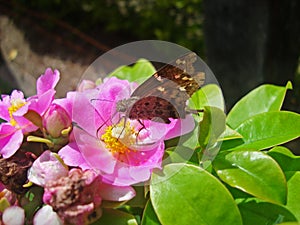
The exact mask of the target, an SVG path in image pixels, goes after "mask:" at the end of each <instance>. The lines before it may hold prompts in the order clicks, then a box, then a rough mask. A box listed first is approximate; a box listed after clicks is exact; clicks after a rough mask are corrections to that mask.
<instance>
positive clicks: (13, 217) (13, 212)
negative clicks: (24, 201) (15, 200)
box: [2, 206, 25, 225]
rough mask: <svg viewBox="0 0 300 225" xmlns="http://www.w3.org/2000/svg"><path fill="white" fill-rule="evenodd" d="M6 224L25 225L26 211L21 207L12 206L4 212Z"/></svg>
mask: <svg viewBox="0 0 300 225" xmlns="http://www.w3.org/2000/svg"><path fill="white" fill-rule="evenodd" d="M2 220H3V223H4V224H9V225H23V224H24V222H25V211H24V209H22V208H21V207H19V206H11V207H8V208H7V209H5V210H4V212H3V215H2Z"/></svg>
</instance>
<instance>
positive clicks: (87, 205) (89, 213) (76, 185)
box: [43, 169, 101, 224]
mask: <svg viewBox="0 0 300 225" xmlns="http://www.w3.org/2000/svg"><path fill="white" fill-rule="evenodd" d="M100 182H101V180H100V179H98V178H97V177H96V176H95V174H94V173H93V172H92V171H89V170H87V171H82V170H79V169H73V170H71V171H70V172H69V176H68V177H62V178H60V179H58V180H57V181H49V182H48V183H47V184H46V186H45V192H44V197H43V200H44V202H45V203H47V204H49V205H51V206H52V208H53V210H54V211H55V212H57V214H58V215H59V217H60V218H61V219H62V220H63V221H64V223H70V224H87V223H89V222H91V217H95V218H98V217H99V216H101V209H100V208H99V206H100V205H101V196H100V194H99V190H98V188H97V187H98V186H99V183H100ZM99 210H100V211H99ZM95 214H97V215H95ZM95 218H93V219H95Z"/></svg>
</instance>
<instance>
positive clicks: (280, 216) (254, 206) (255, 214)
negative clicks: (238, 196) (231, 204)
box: [238, 201, 297, 225]
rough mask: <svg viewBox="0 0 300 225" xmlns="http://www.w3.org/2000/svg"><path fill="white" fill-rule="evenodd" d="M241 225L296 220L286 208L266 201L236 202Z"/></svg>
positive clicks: (263, 224) (258, 224)
mask: <svg viewBox="0 0 300 225" xmlns="http://www.w3.org/2000/svg"><path fill="white" fill-rule="evenodd" d="M238 207H239V209H240V212H241V215H242V218H243V225H254V224H255V225H265V224H278V223H282V222H285V221H297V220H296V218H295V217H294V215H293V214H292V213H291V212H290V211H289V210H287V209H286V208H284V207H282V206H279V205H275V204H272V203H268V202H256V201H249V202H243V203H240V204H238Z"/></svg>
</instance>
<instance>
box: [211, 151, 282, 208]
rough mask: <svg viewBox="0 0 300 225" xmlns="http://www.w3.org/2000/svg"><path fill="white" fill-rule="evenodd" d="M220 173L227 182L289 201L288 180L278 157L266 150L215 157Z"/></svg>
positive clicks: (279, 201) (261, 195)
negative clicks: (287, 197)
mask: <svg viewBox="0 0 300 225" xmlns="http://www.w3.org/2000/svg"><path fill="white" fill-rule="evenodd" d="M213 167H214V169H215V170H216V172H217V174H218V176H219V177H220V178H221V179H222V180H223V181H224V182H225V183H227V184H228V185H230V186H232V187H235V188H237V189H240V190H242V191H244V192H246V193H249V194H251V195H253V196H255V197H257V198H260V199H263V200H265V201H269V202H272V203H277V204H285V202H286V192H287V188H286V180H285V176H284V173H283V172H282V170H281V168H280V166H279V165H278V164H277V163H276V161H275V160H274V159H273V158H272V157H270V156H268V155H267V154H265V153H263V152H258V151H233V152H230V153H227V154H224V153H223V154H219V155H218V156H217V157H216V158H215V160H214V161H213Z"/></svg>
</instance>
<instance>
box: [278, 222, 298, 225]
mask: <svg viewBox="0 0 300 225" xmlns="http://www.w3.org/2000/svg"><path fill="white" fill-rule="evenodd" d="M278 225H300V223H298V222H284V223H279V224H278Z"/></svg>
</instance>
